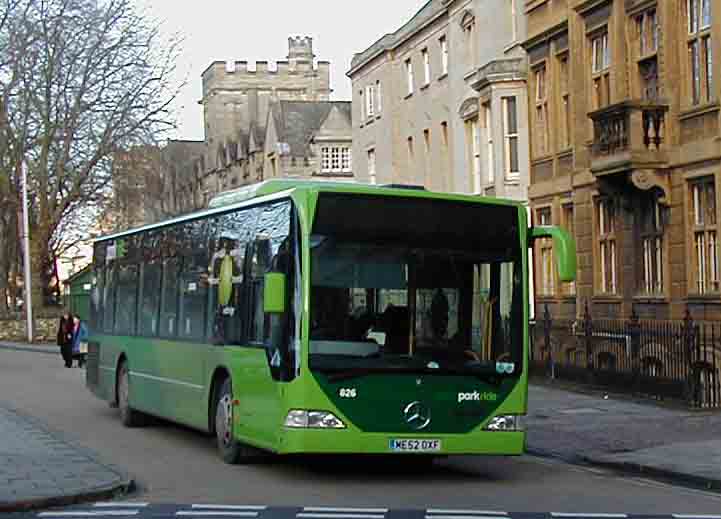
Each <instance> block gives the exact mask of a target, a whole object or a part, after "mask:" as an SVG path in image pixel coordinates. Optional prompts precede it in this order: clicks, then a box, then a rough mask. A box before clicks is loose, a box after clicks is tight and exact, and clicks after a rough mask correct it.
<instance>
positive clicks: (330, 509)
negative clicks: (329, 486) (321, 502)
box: [303, 506, 388, 514]
mask: <svg viewBox="0 0 721 519" xmlns="http://www.w3.org/2000/svg"><path fill="white" fill-rule="evenodd" d="M303 512H340V513H355V512H358V513H369V514H385V513H386V512H388V509H387V508H334V507H327V506H305V507H303Z"/></svg>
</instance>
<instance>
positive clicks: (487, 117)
mask: <svg viewBox="0 0 721 519" xmlns="http://www.w3.org/2000/svg"><path fill="white" fill-rule="evenodd" d="M483 122H484V126H485V128H484V129H485V133H486V138H485V148H486V161H485V162H486V180H487V181H488V183H489V184H493V182H495V173H494V172H495V168H494V166H493V113H492V112H491V102H490V101H489V102H487V103H483Z"/></svg>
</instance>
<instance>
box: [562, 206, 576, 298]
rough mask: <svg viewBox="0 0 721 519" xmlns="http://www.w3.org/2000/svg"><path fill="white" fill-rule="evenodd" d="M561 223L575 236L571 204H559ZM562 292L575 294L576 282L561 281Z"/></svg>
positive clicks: (569, 294) (570, 294) (568, 294)
mask: <svg viewBox="0 0 721 519" xmlns="http://www.w3.org/2000/svg"><path fill="white" fill-rule="evenodd" d="M561 225H562V226H563V228H564V229H566V231H567V232H568V234H570V235H571V237H575V225H574V222H573V204H564V205H563V206H561ZM563 293H564V294H565V295H567V296H572V295H575V294H576V283H575V282H574V281H571V282H568V283H563Z"/></svg>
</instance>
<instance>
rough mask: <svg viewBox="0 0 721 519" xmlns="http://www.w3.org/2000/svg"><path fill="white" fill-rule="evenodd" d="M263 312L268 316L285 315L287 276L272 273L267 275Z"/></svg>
mask: <svg viewBox="0 0 721 519" xmlns="http://www.w3.org/2000/svg"><path fill="white" fill-rule="evenodd" d="M263 311H264V312H265V313H266V314H283V313H285V274H282V273H280V272H270V273H268V274H266V275H265V286H264V288H263Z"/></svg>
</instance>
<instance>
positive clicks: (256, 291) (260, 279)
mask: <svg viewBox="0 0 721 519" xmlns="http://www.w3.org/2000/svg"><path fill="white" fill-rule="evenodd" d="M270 266H271V247H270V240H268V239H267V238H266V237H264V236H259V237H258V238H257V239H256V241H255V242H254V243H253V248H252V251H251V255H250V265H249V268H250V273H249V274H250V276H249V278H250V279H249V280H248V288H249V303H250V304H249V310H250V319H249V323H250V329H249V333H248V338H249V340H250V342H252V343H256V344H262V343H263V342H264V339H265V337H266V335H267V333H266V331H267V319H266V315H265V312H263V294H264V292H263V288H264V285H265V280H264V276H265V275H266V274H267V273H268V271H269V270H270Z"/></svg>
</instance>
